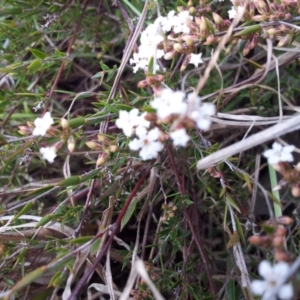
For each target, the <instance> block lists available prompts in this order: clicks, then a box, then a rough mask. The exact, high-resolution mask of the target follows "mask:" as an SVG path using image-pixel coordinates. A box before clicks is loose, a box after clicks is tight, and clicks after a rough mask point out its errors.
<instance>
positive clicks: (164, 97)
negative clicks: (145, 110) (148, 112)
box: [150, 89, 187, 119]
mask: <svg viewBox="0 0 300 300" xmlns="http://www.w3.org/2000/svg"><path fill="white" fill-rule="evenodd" d="M184 97H185V94H184V93H183V92H181V91H176V92H174V91H172V90H170V89H164V90H163V91H162V92H161V95H160V97H155V98H154V100H153V101H151V102H150V106H151V107H153V108H155V109H156V114H157V116H158V118H159V119H165V118H166V117H169V116H171V115H183V114H185V113H186V110H187V103H186V102H185V101H184Z"/></svg>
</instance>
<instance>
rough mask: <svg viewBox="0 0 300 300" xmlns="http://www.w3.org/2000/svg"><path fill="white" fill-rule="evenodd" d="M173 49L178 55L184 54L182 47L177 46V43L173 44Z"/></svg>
mask: <svg viewBox="0 0 300 300" xmlns="http://www.w3.org/2000/svg"><path fill="white" fill-rule="evenodd" d="M173 48H174V50H175V51H176V52H178V53H183V52H184V48H183V46H182V45H181V44H179V43H176V44H174V45H173Z"/></svg>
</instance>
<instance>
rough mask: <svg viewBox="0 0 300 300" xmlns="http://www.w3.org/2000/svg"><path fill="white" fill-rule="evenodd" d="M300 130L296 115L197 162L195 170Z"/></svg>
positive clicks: (205, 167) (299, 121)
mask: <svg viewBox="0 0 300 300" xmlns="http://www.w3.org/2000/svg"><path fill="white" fill-rule="evenodd" d="M299 128H300V115H299V114H296V115H294V116H292V117H291V118H290V119H289V120H286V121H283V122H282V123H280V124H277V125H274V126H272V127H270V128H268V129H265V130H263V131H261V132H258V133H256V134H253V135H251V136H249V137H248V138H246V139H244V140H242V141H240V142H237V143H235V144H233V145H230V146H228V147H226V148H224V149H221V150H219V151H217V152H215V153H213V154H210V155H208V156H207V157H205V158H203V159H201V160H199V161H198V162H197V169H199V170H201V169H207V168H208V167H210V166H213V165H215V164H217V163H220V162H222V161H224V160H226V159H227V158H228V157H230V156H232V155H235V154H237V153H239V152H242V151H245V150H248V149H251V148H253V147H255V146H257V145H260V144H262V143H265V142H267V141H270V140H272V139H274V138H276V137H279V136H281V135H284V134H286V133H289V132H292V131H295V130H297V129H299Z"/></svg>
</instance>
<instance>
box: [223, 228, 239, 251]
mask: <svg viewBox="0 0 300 300" xmlns="http://www.w3.org/2000/svg"><path fill="white" fill-rule="evenodd" d="M238 241H239V235H238V233H237V232H236V231H234V232H233V234H232V235H231V237H230V239H229V241H228V243H227V245H226V248H227V249H229V248H231V247H233V246H234V245H235V244H236V243H237V242H238Z"/></svg>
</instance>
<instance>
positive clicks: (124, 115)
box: [116, 108, 150, 136]
mask: <svg viewBox="0 0 300 300" xmlns="http://www.w3.org/2000/svg"><path fill="white" fill-rule="evenodd" d="M145 114H146V113H144V114H142V115H141V116H140V115H139V110H138V109H137V108H134V109H132V110H131V111H130V112H127V111H125V110H120V111H119V118H118V119H117V120H116V126H117V127H118V128H120V129H122V130H123V132H124V134H125V135H126V136H132V134H133V133H134V131H135V129H136V128H137V127H138V126H142V127H146V128H148V127H149V125H150V122H149V121H147V120H146V119H145Z"/></svg>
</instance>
